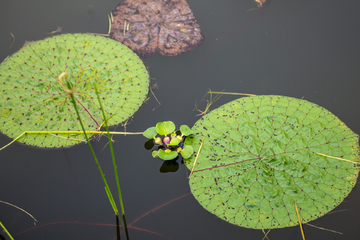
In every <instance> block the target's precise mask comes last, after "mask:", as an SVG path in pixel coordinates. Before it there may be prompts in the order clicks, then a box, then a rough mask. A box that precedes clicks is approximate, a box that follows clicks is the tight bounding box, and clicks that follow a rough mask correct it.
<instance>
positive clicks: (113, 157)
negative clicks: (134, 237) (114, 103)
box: [94, 84, 129, 239]
mask: <svg viewBox="0 0 360 240" xmlns="http://www.w3.org/2000/svg"><path fill="white" fill-rule="evenodd" d="M94 88H95V93H96V96H97V99H98V101H99V105H100V109H101V113H102V115H103V119H104V123H105V127H106V131H107V135H108V139H109V147H110V152H111V158H112V162H113V167H114V174H115V179H116V185H117V190H118V195H119V201H120V207H121V214H122V216H123V220H124V221H123V225H124V229H125V234H126V238H127V239H129V235H128V230H127V226H126V220H125V208H124V202H123V200H122V194H121V189H120V181H119V175H118V171H117V166H116V161H115V154H114V148H113V144H112V141H111V135H110V132H109V126H108V122H107V117H106V115H105V111H104V108H103V106H102V104H101V100H100V94H99V92H98V90H97V87H96V85H95V84H94Z"/></svg>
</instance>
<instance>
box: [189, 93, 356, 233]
mask: <svg viewBox="0 0 360 240" xmlns="http://www.w3.org/2000/svg"><path fill="white" fill-rule="evenodd" d="M192 130H193V132H195V133H196V134H195V135H194V136H193V137H188V138H187V139H186V141H185V146H186V145H191V146H192V147H193V148H194V149H195V150H196V152H197V150H198V149H199V146H200V143H201V141H202V139H203V137H205V140H204V143H203V147H202V149H201V152H200V154H199V157H198V159H197V163H196V165H195V168H194V172H193V174H192V176H191V178H190V188H191V192H192V193H193V195H194V197H195V198H196V199H197V200H198V201H199V203H200V204H201V205H202V206H203V207H204V208H205V209H207V210H208V211H210V212H211V213H213V214H215V215H217V216H218V217H220V218H222V219H224V220H225V221H228V222H230V223H233V224H236V225H239V226H242V227H246V228H255V229H272V228H283V227H289V226H294V225H298V219H297V215H296V211H295V204H294V201H296V203H297V206H298V208H299V212H300V216H301V220H302V221H303V222H309V221H311V220H314V219H316V218H318V217H320V216H322V215H324V214H326V213H328V212H329V211H331V210H332V209H333V208H335V207H336V206H337V205H339V204H340V203H341V202H342V201H343V199H344V198H345V197H346V196H347V195H348V194H349V193H350V191H351V190H352V188H353V186H354V184H355V182H356V179H357V176H358V172H359V165H358V164H356V163H355V164H354V163H351V162H346V161H341V160H338V159H334V158H332V157H326V156H324V155H319V154H318V153H321V154H325V155H329V156H334V157H338V158H343V159H348V160H352V161H356V162H359V145H358V139H359V138H358V135H357V134H355V133H354V132H352V131H351V130H350V129H349V128H348V127H347V126H346V125H345V124H344V123H343V122H341V121H340V120H339V119H338V118H337V117H336V116H335V115H333V114H332V113H330V112H329V111H327V110H326V109H324V108H322V107H320V106H318V105H316V104H314V103H311V102H308V101H305V100H300V99H295V98H290V97H284V96H255V97H246V98H241V99H237V100H235V101H232V102H230V103H227V104H225V105H223V106H221V107H219V108H218V109H215V110H213V111H212V112H210V113H209V114H207V115H205V116H204V117H203V118H201V119H200V120H198V121H197V122H196V123H195V125H194V126H193V128H192ZM195 157H196V155H195V156H193V157H192V158H191V159H190V161H189V162H188V163H187V166H188V167H189V169H191V168H192V166H193V164H194V160H195Z"/></svg>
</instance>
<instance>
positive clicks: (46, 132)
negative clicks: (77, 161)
mask: <svg viewBox="0 0 360 240" xmlns="http://www.w3.org/2000/svg"><path fill="white" fill-rule="evenodd" d="M81 133H84V132H83V131H25V132H23V133H22V134H20V135H19V136H17V137H16V138H14V140H12V141H11V142H10V143H8V144H6V145H5V146H3V147H2V148H0V151H1V150H3V149H4V148H6V147H8V146H10V145H11V144H13V143H14V142H16V141H17V140H19V139H20V138H21V137H22V136H24V135H25V134H81ZM85 133H89V134H105V133H106V132H105V131H85ZM110 134H121V135H127V134H129V135H140V134H143V133H142V132H110ZM57 137H61V136H57ZM71 140H74V141H79V142H82V141H83V140H80V139H71Z"/></svg>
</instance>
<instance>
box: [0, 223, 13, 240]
mask: <svg viewBox="0 0 360 240" xmlns="http://www.w3.org/2000/svg"><path fill="white" fill-rule="evenodd" d="M0 226H1V227H2V228H3V229H4V231H5V232H6V234H7V235H8V236H9V237H10V239H11V240H14V238H13V237H12V236H11V234H10V233H9V232H8V230H7V229H6V228H5V226H4V225H3V224H2V222H0Z"/></svg>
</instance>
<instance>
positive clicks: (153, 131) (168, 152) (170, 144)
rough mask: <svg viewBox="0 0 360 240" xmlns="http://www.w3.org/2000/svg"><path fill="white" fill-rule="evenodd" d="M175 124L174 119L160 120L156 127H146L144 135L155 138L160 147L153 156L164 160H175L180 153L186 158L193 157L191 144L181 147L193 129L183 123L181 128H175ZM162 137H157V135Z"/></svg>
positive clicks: (153, 152)
mask: <svg viewBox="0 0 360 240" xmlns="http://www.w3.org/2000/svg"><path fill="white" fill-rule="evenodd" d="M175 128H176V127H175V124H174V123H173V122H172V121H165V122H158V123H157V124H156V126H155V127H150V128H148V129H146V130H145V131H144V133H143V135H144V137H146V138H148V139H153V140H154V144H156V145H157V146H158V147H159V149H158V150H154V151H152V156H153V157H154V158H155V157H159V158H161V159H162V160H173V159H175V158H176V157H177V156H178V155H179V154H181V156H182V157H183V158H184V159H187V158H189V157H191V155H192V154H193V148H192V147H191V146H185V147H181V146H180V145H181V144H182V143H183V141H184V138H185V137H186V136H189V135H191V134H192V131H191V129H190V128H189V127H188V126H186V125H181V126H180V129H179V130H177V131H176V130H175ZM158 134H159V135H161V136H162V137H156V136H157V135H158Z"/></svg>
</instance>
